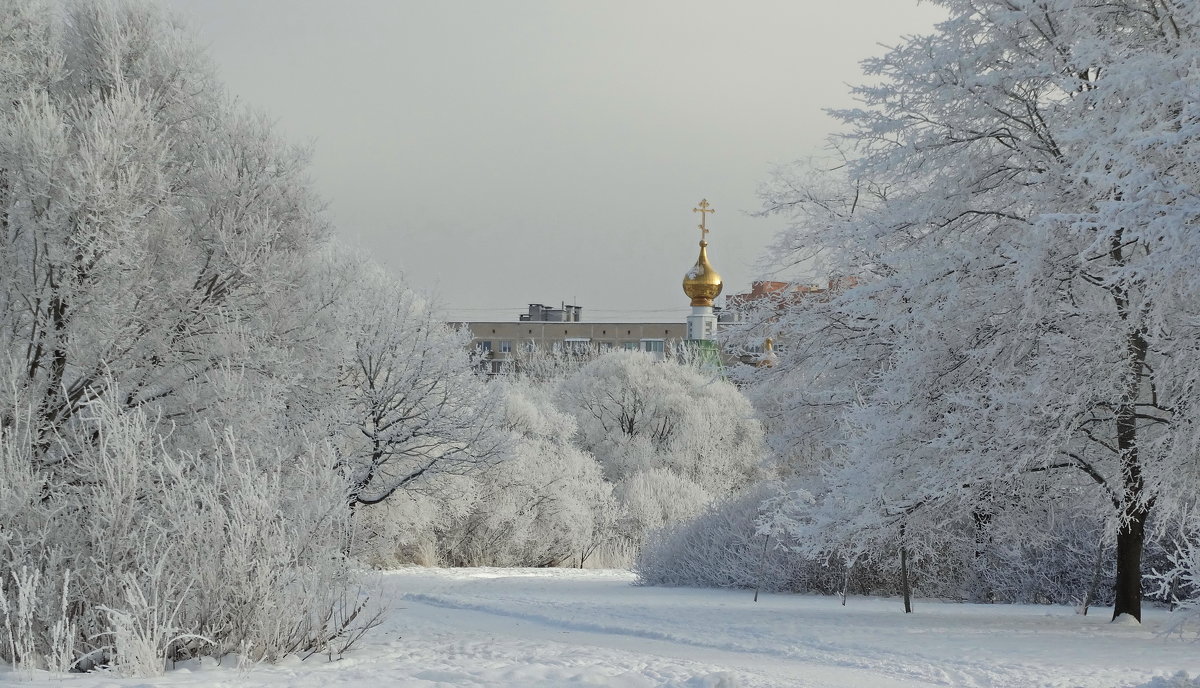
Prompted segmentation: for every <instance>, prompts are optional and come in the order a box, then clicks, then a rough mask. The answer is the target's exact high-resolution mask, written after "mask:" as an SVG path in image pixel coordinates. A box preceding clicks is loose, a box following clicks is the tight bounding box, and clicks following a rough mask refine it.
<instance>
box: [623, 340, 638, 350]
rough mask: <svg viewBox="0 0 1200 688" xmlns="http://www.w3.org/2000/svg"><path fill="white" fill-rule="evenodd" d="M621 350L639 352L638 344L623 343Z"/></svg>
mask: <svg viewBox="0 0 1200 688" xmlns="http://www.w3.org/2000/svg"><path fill="white" fill-rule="evenodd" d="M621 348H622V349H624V350H626V351H637V350H638V343H637V342H621Z"/></svg>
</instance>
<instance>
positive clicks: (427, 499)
mask: <svg viewBox="0 0 1200 688" xmlns="http://www.w3.org/2000/svg"><path fill="white" fill-rule="evenodd" d="M491 384H492V385H495V386H496V387H497V388H498V389H497V391H498V392H499V394H498V397H497V398H499V399H500V400H501V407H502V408H501V414H500V416H501V423H500V426H501V429H502V430H503V431H504V432H505V433H507V434H506V438H507V441H506V442H505V443H504V444H505V452H504V455H503V457H502V458H501V459H500V460H497V461H494V462H489V463H487V464H485V465H480V466H479V467H478V469H477V470H475V471H471V472H469V473H465V474H461V475H441V476H438V477H436V478H434V479H432V480H430V481H429V482H427V483H426V484H425V485H424V486H422V487H421V488H420V489H417V490H410V491H406V493H405V494H403V495H400V498H399V499H392V500H390V501H389V502H388V503H386V504H383V505H380V507H382V508H376V507H371V508H362V509H360V515H361V517H362V518H363V523H364V525H365V528H366V529H367V532H366V533H365V534H366V535H367V537H368V541H367V542H366V543H364V546H365V548H366V552H367V556H368V558H369V559H370V560H371V561H373V562H374V563H376V564H378V565H389V564H393V563H419V564H426V565H433V564H438V565H449V566H557V565H560V564H564V563H568V562H572V563H576V564H578V563H580V562H582V561H584V560H586V559H587V558H588V556H590V554H591V553H592V552H593V551H594V550H595V549H596V548H597V547H599V546H600V545H602V544H604V543H605V542H607V541H609V540H610V539H611V538H612V531H613V525H614V522H615V518H616V512H617V505H616V504H615V502H614V500H613V497H612V486H611V485H609V484H608V483H607V482H605V480H604V478H603V476H602V475H601V473H600V467H599V465H598V464H597V463H596V461H595V460H594V459H593V458H592V457H591V456H590V455H588V454H586V453H584V452H582V451H580V450H579V449H577V448H575V447H574V446H572V445H571V443H570V438H571V436H572V434H573V432H574V428H575V421H574V419H572V418H571V417H570V416H568V415H566V414H564V413H562V412H561V411H558V410H556V409H555V408H554V407H553V406H552V402H551V400H550V398H549V396H548V393H547V391H546V390H545V389H544V387H542V386H540V385H537V384H534V383H532V382H530V381H529V380H527V379H526V380H517V381H512V382H501V381H496V382H493V383H491Z"/></svg>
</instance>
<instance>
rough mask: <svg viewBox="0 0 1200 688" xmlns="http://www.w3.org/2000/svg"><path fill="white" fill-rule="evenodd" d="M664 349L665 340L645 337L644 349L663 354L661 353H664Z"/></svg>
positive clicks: (643, 341)
mask: <svg viewBox="0 0 1200 688" xmlns="http://www.w3.org/2000/svg"><path fill="white" fill-rule="evenodd" d="M663 349H664V347H663V340H661V339H643V340H642V351H649V352H651V353H656V354H661V353H663Z"/></svg>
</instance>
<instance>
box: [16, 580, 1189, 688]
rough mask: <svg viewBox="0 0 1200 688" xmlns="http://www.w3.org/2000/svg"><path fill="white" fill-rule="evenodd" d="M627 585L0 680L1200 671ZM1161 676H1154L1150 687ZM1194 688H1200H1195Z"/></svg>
mask: <svg viewBox="0 0 1200 688" xmlns="http://www.w3.org/2000/svg"><path fill="white" fill-rule="evenodd" d="M633 581H634V577H633V575H632V574H630V573H629V572H626V571H580V570H574V569H452V570H434V569H409V570H404V571H398V572H393V573H388V574H384V575H383V576H382V577H381V580H380V585H381V587H382V589H383V591H384V592H385V594H387V595H389V596H390V597H391V610H390V612H389V614H388V616H387V620H386V621H385V622H384V624H383V625H382V626H380V627H379V628H377V629H375V631H374V632H373V633H372V634H371V635H370V636H368V637H367V638H366V639H365V641H364V642H363V643H362V645H361V646H360V647H358V648H357V649H356V650H353V651H351V652H350V653H349V654H348V655H347V656H346V657H345V658H343V659H340V660H335V661H332V662H330V661H328V660H326V659H316V658H314V659H310V660H308V661H305V662H300V661H299V660H298V659H297V660H294V661H290V662H283V663H282V664H279V665H261V666H251V667H237V666H236V662H227V663H226V665H225V666H215V665H213V664H212V663H205V664H197V663H191V664H190V665H188V666H182V667H179V668H176V669H175V670H173V671H170V672H168V673H167V675H166V676H164V677H161V678H157V679H150V680H148V679H122V678H116V677H113V676H108V675H103V674H92V675H68V676H62V675H49V674H46V673H44V672H35V673H34V674H33V675H32V676H31V675H30V674H29V673H27V672H21V673H15V672H12V671H11V670H8V669H0V683H2V682H14V683H17V682H19V683H21V684H23V685H28V686H63V687H66V688H131V687H133V686H138V687H141V686H172V687H184V686H265V687H270V688H276V687H280V686H298V687H301V688H318V687H320V688H325V687H327V686H377V685H387V686H413V687H415V688H432V687H434V686H515V687H521V688H524V687H534V686H627V687H629V688H642V687H649V686H672V687H677V688H717V687H720V688H733V687H738V688H754V687H762V688H786V687H788V686H847V687H849V686H854V687H864V688H874V687H887V686H1021V687H1024V686H1061V687H1074V686H1086V687H1089V688H1091V687H1097V686H1122V687H1123V686H1138V685H1148V686H1151V687H1153V688H1168V686H1170V687H1171V688H1174V687H1175V686H1184V685H1186V686H1188V687H1189V688H1190V687H1191V686H1192V685H1193V683H1192V681H1184V680H1182V679H1179V678H1175V679H1167V678H1165V677H1167V676H1171V675H1174V674H1176V673H1177V672H1179V671H1187V672H1189V673H1190V674H1191V675H1192V676H1196V675H1197V674H1198V673H1200V644H1197V643H1196V642H1193V641H1192V640H1188V639H1180V638H1177V637H1162V636H1160V635H1157V634H1156V633H1155V631H1156V629H1161V628H1162V627H1164V626H1165V625H1166V623H1167V614H1166V613H1165V612H1163V611H1161V610H1151V611H1150V612H1149V613H1148V614H1147V619H1146V623H1145V624H1144V625H1143V626H1136V625H1123V624H1110V623H1108V622H1107V618H1108V617H1107V614H1106V613H1105V610H1103V609H1096V610H1094V611H1093V614H1092V615H1089V616H1087V617H1083V616H1078V615H1076V614H1075V613H1074V612H1073V610H1071V609H1067V608H1062V607H1039V606H1008V605H969V604H950V603H937V602H932V601H923V600H918V601H917V602H916V604H915V610H916V613H914V614H909V615H905V614H903V613H902V611H901V607H900V602H899V601H898V600H895V599H861V598H853V597H852V598H850V600H849V602H848V604H847V606H845V607H842V606H840V604H839V602H838V600H837V599H836V598H830V597H816V596H803V595H770V594H765V595H762V596H760V598H759V601H758V602H757V603H755V602H754V601H752V594H751V593H748V592H742V591H715V590H696V589H680V588H648V587H638V586H634V585H632V583H633ZM1155 677H1158V678H1155ZM1198 685H1200V684H1198Z"/></svg>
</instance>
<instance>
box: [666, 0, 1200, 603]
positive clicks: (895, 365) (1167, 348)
mask: <svg viewBox="0 0 1200 688" xmlns="http://www.w3.org/2000/svg"><path fill="white" fill-rule="evenodd" d="M935 4H937V5H940V6H942V7H943V8H945V10H946V12H947V18H946V19H945V21H944V22H943V23H941V24H939V25H938V27H937V28H936V30H935V31H934V32H933V33H931V34H929V35H925V36H915V37H911V38H907V39H905V40H904V41H903V42H901V43H900V44H899V45H898V46H897V47H895V48H892V49H890V50H888V51H887V52H886V53H885V54H884V55H883V56H882V57H879V58H877V59H873V60H870V61H868V62H866V63H865V66H866V72H867V75H868V76H869V77H871V78H872V84H871V85H868V86H863V87H861V88H858V89H856V90H855V95H856V96H857V97H858V99H859V101H860V103H861V106H860V107H859V108H856V109H850V110H843V111H837V112H835V113H834V114H835V116H836V117H837V118H838V119H840V120H841V121H842V122H843V123H844V125H845V129H844V133H843V134H842V135H840V136H838V137H836V138H835V139H833V141H832V143H831V147H830V153H829V156H828V157H827V158H826V159H825V160H818V161H810V162H804V163H798V164H796V165H792V166H789V167H786V168H783V169H781V170H780V171H779V172H778V173H777V174H776V175H775V177H774V179H773V180H772V181H771V182H770V183H768V184H767V185H766V186H765V187H764V191H763V197H764V201H765V206H764V211H763V212H764V214H766V215H772V216H777V217H782V218H785V219H786V220H787V221H788V229H786V230H785V231H784V232H782V233H781V234H780V235H779V237H778V241H777V242H776V244H775V245H774V247H773V249H772V253H771V256H770V262H771V266H772V268H773V269H774V270H776V271H777V273H776V274H780V273H782V274H788V271H792V273H791V274H797V272H796V271H797V266H799V270H801V271H805V272H807V273H808V274H812V273H813V272H814V271H816V272H823V273H825V274H828V275H834V276H844V277H848V278H850V279H843V280H841V281H842V283H843V284H844V285H846V284H852V285H853V286H850V287H849V288H843V289H838V290H834V291H831V292H829V293H826V294H824V295H821V296H819V297H808V298H802V299H792V300H787V299H786V298H785V299H781V300H779V301H777V302H775V303H768V304H761V306H762V307H761V308H759V309H758V311H757V313H755V314H752V315H751V316H750V317H749V318H748V321H747V324H746V325H745V326H744V327H742V328H741V330H740V332H736V333H731V334H730V336H731V340H732V341H734V342H736V341H739V340H740V341H743V342H756V341H761V338H762V337H765V336H774V337H776V339H777V340H778V341H779V342H780V343H781V345H782V346H781V347H780V350H779V351H778V354H777V363H776V365H774V366H773V367H764V368H758V369H755V370H754V371H752V372H751V371H744V372H750V373H751V374H749V375H747V376H746V384H747V390H748V393H749V394H750V395H751V396H752V398H753V400H754V403H755V406H756V407H757V408H758V410H759V411H760V413H762V414H763V419H764V422H765V423H766V426H767V436H768V439H769V442H770V443H771V446H772V449H773V450H774V452H775V455H776V457H777V460H778V461H780V462H781V463H782V465H783V467H784V469H783V470H782V471H781V472H780V476H781V477H782V478H785V481H784V482H783V483H782V484H781V485H779V486H778V487H777V488H775V489H774V490H773V491H770V493H769V495H767V496H766V497H765V498H764V499H762V500H750V501H748V502H745V503H742V504H740V505H730V506H729V507H727V508H726V509H725V510H724V511H721V512H716V513H714V514H712V515H710V516H708V517H706V518H707V522H706V523H705V524H700V523H694V524H687V525H685V526H680V527H679V528H678V532H676V533H675V534H674V535H673V536H671V537H667V538H665V539H664V540H663V541H662V542H660V543H659V544H657V545H656V546H655V547H654V548H652V549H653V551H648V552H647V553H646V554H645V555H644V558H645V557H650V556H651V555H653V556H652V557H651V558H649V559H647V561H646V563H647V565H648V571H649V572H650V573H652V574H653V575H652V578H653V579H654V580H663V581H668V582H670V581H683V582H687V581H690V582H698V581H705V582H723V581H727V580H730V576H729V575H728V573H729V571H731V570H735V569H737V567H739V566H740V567H741V569H744V571H743V573H742V575H741V578H739V579H737V583H738V584H743V585H744V584H747V583H748V582H752V581H753V580H754V579H755V578H757V577H765V578H767V579H768V582H767V584H772V580H771V579H772V576H774V577H775V578H774V583H773V584H775V585H781V582H780V581H779V580H778V577H779V576H784V577H785V578H786V577H787V576H791V577H793V579H794V581H795V582H792V583H782V585H784V587H799V588H804V587H809V588H811V587H813V586H816V587H817V588H818V589H826V590H841V591H844V590H845V589H846V587H847V586H849V587H850V588H851V589H860V588H861V589H864V590H868V591H870V590H871V589H877V590H879V591H884V592H895V591H896V590H897V589H898V584H897V582H898V581H902V580H903V578H904V577H905V576H904V574H905V573H907V574H908V575H907V579H908V580H909V581H910V582H911V583H913V584H915V585H916V586H917V587H918V589H919V590H921V591H923V592H926V593H929V594H936V595H941V596H952V597H959V598H965V599H981V600H1017V601H1054V602H1060V603H1061V602H1068V603H1069V602H1075V603H1079V604H1082V605H1083V606H1084V607H1085V608H1086V606H1087V605H1088V604H1089V603H1092V602H1097V601H1103V602H1109V603H1112V604H1113V605H1114V617H1115V616H1118V615H1121V614H1128V615H1130V616H1132V617H1135V618H1139V619H1140V615H1141V604H1142V598H1143V596H1144V595H1152V596H1154V597H1155V598H1157V599H1160V600H1164V601H1168V602H1170V601H1174V600H1180V601H1184V602H1187V601H1189V600H1191V601H1194V600H1195V599H1196V598H1197V597H1200V588H1198V587H1197V583H1198V582H1200V550H1198V545H1200V542H1198V540H1197V532H1198V531H1200V528H1198V527H1197V526H1198V524H1200V521H1198V520H1197V514H1196V504H1197V497H1198V496H1200V472H1198V469H1200V435H1198V430H1200V416H1198V415H1197V403H1196V402H1197V400H1198V396H1197V395H1198V393H1200V387H1198V382H1200V355H1198V354H1200V330H1198V329H1197V328H1198V326H1200V276H1198V273H1197V269H1196V268H1197V266H1200V71H1198V69H1200V3H1196V2H1191V1H1188V2H1183V1H1179V0H1111V1H1106V2H1090V1H1086V0H940V1H938V2H936V3H935ZM746 510H749V513H747V511H746ZM746 521H749V522H753V523H757V524H758V526H759V529H760V530H759V535H758V538H759V539H758V540H757V542H759V543H760V544H761V543H762V542H763V540H765V539H766V537H767V536H768V535H771V536H774V537H776V538H777V540H776V541H777V542H780V543H781V544H783V545H784V546H785V548H786V551H779V552H775V551H774V550H773V549H770V550H768V549H764V550H763V552H762V554H761V556H758V553H753V554H754V555H755V558H757V559H759V560H760V561H761V562H762V564H761V566H759V570H760V571H767V572H768V574H761V573H759V572H756V571H755V568H754V567H753V566H750V567H747V564H746V561H747V556H750V554H748V552H749V553H752V550H753V549H754V548H753V547H751V546H750V545H752V544H753V542H754V541H753V540H752V539H747V538H745V528H744V522H746ZM736 524H743V525H737V527H736V528H734V525H736ZM704 528H708V529H709V532H710V533H712V532H717V533H721V535H720V537H721V538H723V539H724V540H725V541H726V542H727V551H732V550H734V549H737V550H738V551H741V552H742V555H741V556H740V557H735V559H737V561H738V562H740V563H738V564H736V565H734V564H730V565H729V566H726V567H724V568H723V569H721V570H713V569H712V568H706V567H704V566H703V565H702V563H703V562H704V561H712V560H714V559H716V557H715V556H714V555H713V554H712V553H711V552H706V551H705V549H704V548H710V549H711V548H712V547H713V546H714V544H713V542H712V538H711V537H702V536H701V535H700V533H699V532H698V531H701V530H703V529H704ZM739 548H740V549H739ZM681 562H687V563H689V564H694V565H695V566H696V568H695V570H694V575H692V576H691V577H690V578H689V577H688V576H687V575H686V574H685V573H683V572H682V571H681V568H680V563H681ZM813 563H817V564H820V565H821V568H815V569H814V568H813V567H812V564H813ZM901 568H903V570H901ZM838 570H840V571H842V572H843V573H844V575H843V576H836V575H830V574H832V573H833V572H834V571H838ZM770 572H773V573H770Z"/></svg>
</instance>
